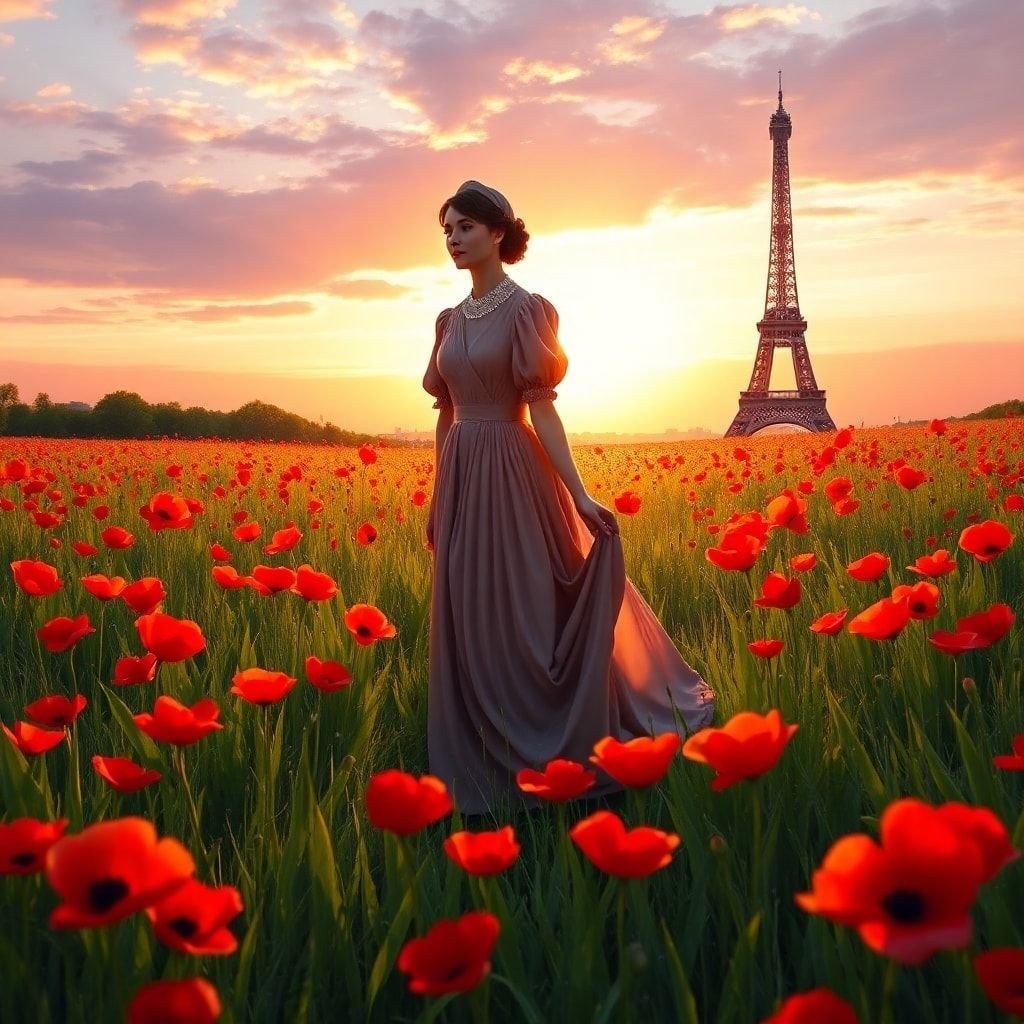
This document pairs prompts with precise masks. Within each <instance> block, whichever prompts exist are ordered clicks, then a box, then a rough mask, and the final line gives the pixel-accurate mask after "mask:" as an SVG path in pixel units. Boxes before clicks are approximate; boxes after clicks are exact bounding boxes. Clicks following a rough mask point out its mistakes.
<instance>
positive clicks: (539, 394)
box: [512, 292, 569, 402]
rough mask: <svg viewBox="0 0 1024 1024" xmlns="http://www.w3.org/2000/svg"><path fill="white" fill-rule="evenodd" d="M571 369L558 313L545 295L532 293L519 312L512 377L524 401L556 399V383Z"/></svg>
mask: <svg viewBox="0 0 1024 1024" xmlns="http://www.w3.org/2000/svg"><path fill="white" fill-rule="evenodd" d="M568 368H569V359H568V357H567V356H566V354H565V352H564V351H563V349H562V345H561V343H560V342H559V340H558V312H557V310H556V309H555V307H554V306H553V305H552V304H551V303H550V302H549V301H548V300H547V299H545V298H544V297H543V296H542V295H537V294H536V293H533V292H531V293H530V295H529V297H528V298H527V299H525V300H524V302H523V303H522V305H521V306H520V307H519V309H518V310H516V313H515V333H514V336H513V344H512V378H513V380H514V382H515V386H516V390H517V391H519V392H520V397H521V399H522V401H524V402H536V401H538V400H539V399H542V398H555V397H557V395H558V392H557V391H555V387H556V385H558V384H559V383H561V380H562V378H563V377H564V376H565V372H566V370H567V369H568Z"/></svg>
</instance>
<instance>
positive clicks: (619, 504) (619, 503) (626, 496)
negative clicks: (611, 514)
mask: <svg viewBox="0 0 1024 1024" xmlns="http://www.w3.org/2000/svg"><path fill="white" fill-rule="evenodd" d="M640 505H641V500H640V495H639V494H634V493H633V492H632V491H623V492H622V493H621V494H617V495H615V511H616V512H621V513H622V514H623V515H626V516H635V515H636V514H637V512H639V511H640Z"/></svg>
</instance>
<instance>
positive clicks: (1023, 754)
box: [992, 732, 1024, 772]
mask: <svg viewBox="0 0 1024 1024" xmlns="http://www.w3.org/2000/svg"><path fill="white" fill-rule="evenodd" d="M992 763H993V764H994V765H995V766H996V767H997V768H1002V769H1004V770H1005V771H1010V772H1024V732H1022V733H1019V734H1018V735H1016V736H1014V737H1013V753H1012V754H996V756H995V757H993V758H992Z"/></svg>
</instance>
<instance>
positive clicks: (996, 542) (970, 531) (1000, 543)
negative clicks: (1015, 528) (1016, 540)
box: [959, 519, 1013, 562]
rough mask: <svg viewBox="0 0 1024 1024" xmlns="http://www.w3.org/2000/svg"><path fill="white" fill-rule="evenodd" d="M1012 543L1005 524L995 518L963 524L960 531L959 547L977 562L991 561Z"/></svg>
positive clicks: (1011, 537) (1010, 534)
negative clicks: (967, 524) (968, 524)
mask: <svg viewBox="0 0 1024 1024" xmlns="http://www.w3.org/2000/svg"><path fill="white" fill-rule="evenodd" d="M1012 543H1013V534H1012V533H1010V531H1009V529H1008V528H1007V526H1006V525H1005V524H1003V523H1000V522H998V521H996V520H995V519H986V520H985V521H984V522H981V523H973V524H972V525H970V526H965V527H964V528H963V530H962V531H961V533H960V541H959V544H960V547H962V548H963V549H964V551H966V552H967V553H968V554H971V555H974V557H975V558H976V559H977V560H978V561H979V562H991V561H992V560H993V559H995V558H998V557H999V556H1000V555H1001V554H1002V553H1003V552H1004V551H1005V550H1006V549H1007V548H1008V547H1009V546H1010V545H1011V544H1012Z"/></svg>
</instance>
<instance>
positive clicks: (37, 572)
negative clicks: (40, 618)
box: [11, 558, 64, 597]
mask: <svg viewBox="0 0 1024 1024" xmlns="http://www.w3.org/2000/svg"><path fill="white" fill-rule="evenodd" d="M11 569H13V570H14V582H15V583H17V585H18V586H19V587H21V589H22V590H24V591H25V593H26V594H30V595H31V596H32V597H48V596H49V595H50V594H54V593H56V592H57V591H58V590H60V588H61V587H63V586H64V583H63V581H62V580H61V578H60V576H58V575H57V570H56V569H55V568H54V567H53V566H52V565H50V564H49V563H47V562H37V561H35V560H33V559H31V558H22V559H20V560H19V561H17V562H11Z"/></svg>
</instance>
